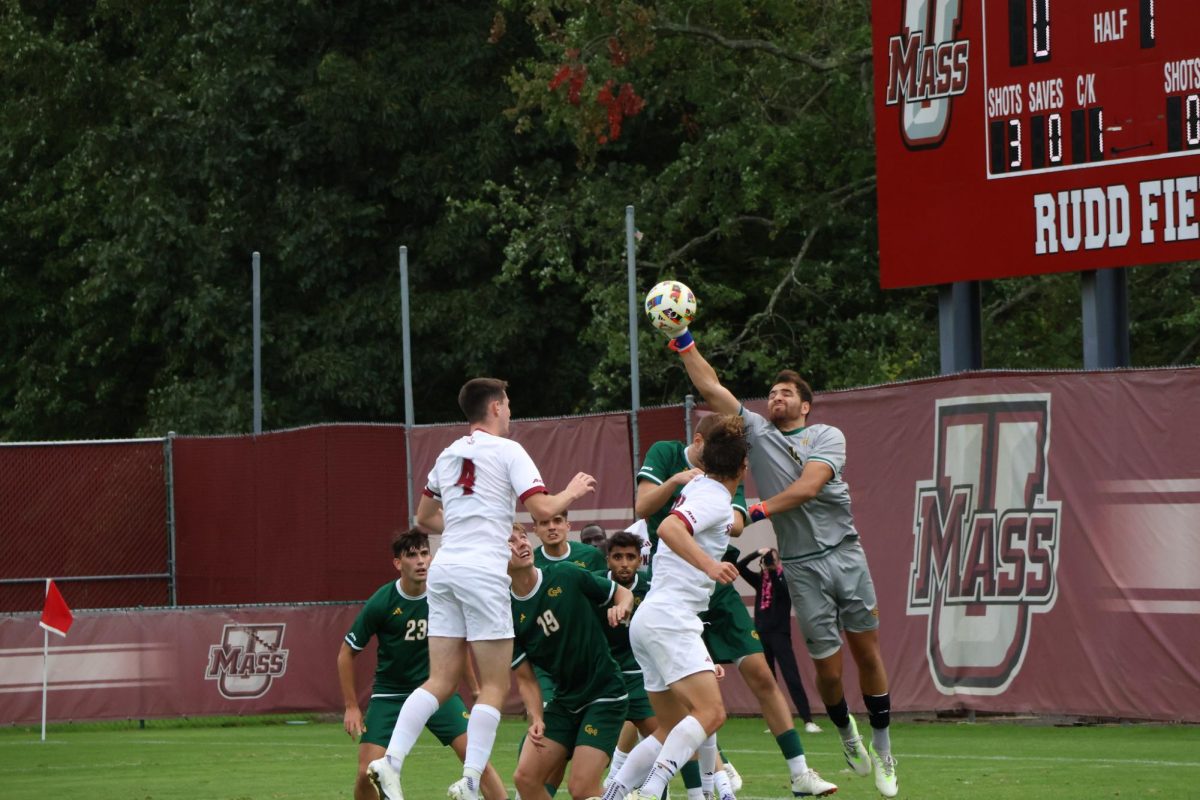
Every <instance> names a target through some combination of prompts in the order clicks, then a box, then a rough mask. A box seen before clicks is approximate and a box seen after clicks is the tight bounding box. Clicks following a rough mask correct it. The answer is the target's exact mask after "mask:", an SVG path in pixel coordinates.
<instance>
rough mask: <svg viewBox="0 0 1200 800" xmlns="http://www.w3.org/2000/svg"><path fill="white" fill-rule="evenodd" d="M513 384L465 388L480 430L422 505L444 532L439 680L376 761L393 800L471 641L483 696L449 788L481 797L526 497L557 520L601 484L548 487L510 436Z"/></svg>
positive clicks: (411, 707) (443, 464)
mask: <svg viewBox="0 0 1200 800" xmlns="http://www.w3.org/2000/svg"><path fill="white" fill-rule="evenodd" d="M507 386H508V384H507V383H505V382H504V381H501V380H497V379H495V378H474V379H472V380H469V381H467V382H466V383H465V384H464V385H463V387H462V390H461V391H460V392H459V393H458V404H459V407H461V408H462V410H463V414H465V415H466V418H467V422H468V423H470V426H471V430H470V433H468V434H467V435H466V436H464V437H462V438H461V439H458V440H457V441H456V442H454V443H453V444H451V445H450V446H449V447H447V448H446V449H445V450H443V451H442V452H441V454H440V455H439V456H438V457H437V461H436V462H435V463H434V465H433V469H432V470H431V471H430V473H429V480H428V483H427V484H426V487H425V491H424V493H423V495H422V497H421V502H420V504H419V505H418V506H417V524H418V525H419V526H420V527H421V528H422V529H424V530H427V531H432V532H435V533H441V534H442V543H441V547H440V548H439V549H438V552H437V555H436V556H435V557H434V559H433V565H432V566H431V567H430V568H429V580H428V587H429V588H428V593H429V679H428V680H427V681H425V683H424V684H422V685H421V687H420V688H418V689H416V690H415V691H413V693H412V694H411V695H409V696H408V699H407V700H405V701H404V706H403V707H402V708H401V709H400V716H399V717H398V719H397V720H396V728H395V730H394V731H393V732H392V738H391V742H390V743H389V744H388V748H387V755H386V756H385V757H383V758H380V759H376V760H375V761H372V762H371V764H370V765H369V766H368V767H367V774H368V775H369V776H370V777H371V780H372V781H373V782H374V784H375V787H376V789H377V790H378V792H379V796H380V797H382V798H384V800H403V797H404V795H403V792H402V791H401V788H400V775H401V771H402V770H403V767H404V759H405V757H406V756H407V755H408V753H409V752H410V751H411V750H412V747H413V745H414V744H415V743H416V740H417V736H418V735H419V734H420V733H421V729H422V728H424V727H425V723H426V721H428V720H429V718H430V717H432V716H433V715H434V714H435V713H436V712H437V710H438V707H439V706H440V705H441V704H442V703H443V702H445V701H446V700H447V699H449V697H450V696H451V695H452V694H454V692H455V690H456V689H457V688H458V684H459V681H461V680H462V678H463V675H464V672H465V671H466V669H467V644H468V642H469V643H470V647H471V651H472V654H473V655H474V657H475V663H476V665H477V666H478V668H479V683H480V689H479V698H478V701H477V702H476V703H475V705H474V707H473V708H472V709H471V718H470V721H469V722H468V724H467V754H466V759H465V760H464V762H463V777H462V779H461V780H459V781H457V782H456V783H454V784H453V785H452V786H451V787H450V789H449V791H448V795H449V797H450V798H452V800H477V798H478V797H479V780H480V777H481V776H482V774H483V769H484V766H485V765H486V764H487V760H488V756H490V755H491V752H492V745H493V744H494V743H495V741H496V729H497V728H498V727H499V725H500V706H501V704H502V703H503V702H504V698H505V697H506V696H507V694H508V688H509V684H510V682H511V679H510V676H509V665H510V664H511V662H512V640H513V626H512V612H511V609H510V607H509V586H510V583H511V582H510V579H509V576H508V559H509V547H508V537H509V534H510V532H511V531H512V522H513V512H514V510H515V505H516V501H517V500H518V499H519V500H520V501H521V502H522V503H524V504H525V508H526V509H528V510H529V512H530V513H531V514H533V516H534V517H535V518H546V517H552V516H554V515H555V514H558V513H559V512H561V511H563V510H564V509H566V508H567V507H568V506H570V505H571V503H572V502H574V501H575V500H577V499H579V498H580V497H583V496H584V495H585V494H587V493H589V492H591V491H592V490H593V488H594V486H595V479H594V478H592V476H590V475H587V474H585V473H582V472H580V473H578V474H577V475H576V476H575V477H574V478H572V479H571V482H570V483H569V484H568V485H567V488H566V489H564V490H562V491H561V492H559V493H558V494H555V495H551V494H549V493H547V491H546V486H545V483H543V481H542V477H541V475H540V474H539V473H538V470H537V467H536V466H534V464H533V460H532V459H531V458H530V457H529V454H528V453H526V452H525V449H524V448H523V447H521V446H520V445H519V444H517V443H516V442H514V441H512V440H510V439H507V438H505V437H507V436H508V433H509V421H510V419H511V417H512V409H511V408H510V406H509V402H508V393H507V391H506V389H507Z"/></svg>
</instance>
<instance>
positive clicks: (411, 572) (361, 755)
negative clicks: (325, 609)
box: [337, 530, 507, 800]
mask: <svg viewBox="0 0 1200 800" xmlns="http://www.w3.org/2000/svg"><path fill="white" fill-rule="evenodd" d="M429 561H430V556H429V537H428V536H427V535H425V534H424V533H422V532H420V531H417V530H411V531H408V532H406V533H403V534H400V535H399V536H397V537H396V538H395V539H394V540H393V542H392V564H393V566H395V568H396V571H397V572H399V573H400V579H399V580H396V581H390V582H389V583H386V584H384V585H383V586H381V587H379V589H378V591H376V592H375V594H373V595H371V598H370V599H369V600H367V602H366V604H365V605H364V606H363V608H362V610H361V611H360V612H359V613H358V616H357V617H356V618H355V620H354V624H353V626H352V627H351V628H350V632H349V633H347V634H346V638H345V640H344V641H343V642H342V647H341V650H340V651H339V652H338V657H337V671H338V683H339V684H340V685H341V688H342V701H343V702H344V703H345V706H346V712H345V714H344V716H343V718H342V724H343V726H344V727H345V729H346V733H348V734H350V736H351V737H352V738H358V737H361V738H359V745H358V778H357V779H356V780H355V782H354V800H375V798H377V797H378V796H379V795H378V793H377V792H376V790H375V787H374V785H373V784H372V783H371V781H370V779H369V778H368V777H367V765H368V764H370V763H371V762H372V761H374V760H375V759H377V758H382V757H383V754H384V751H385V749H386V748H387V743H388V740H389V739H390V738H391V735H392V728H393V727H394V726H395V724H396V717H397V716H398V715H399V713H400V706H401V705H403V704H404V699H405V698H406V697H408V695H409V694H410V693H411V692H412V690H413V689H416V688H417V687H418V686H420V685H421V684H422V683H424V682H425V679H426V678H428V677H429V645H428V643H427V641H426V634H427V632H428V623H427V618H428V615H429V603H428V601H427V600H426V598H425V577H426V573H427V572H428V570H429ZM372 636H374V637H375V638H376V639H377V640H378V649H377V655H376V666H375V684H374V686H373V687H372V688H371V702H370V704H369V705H368V706H367V715H366V718H365V719H364V718H363V713H362V709H361V708H359V705H358V691H357V690H356V688H355V686H354V659H355V658H357V657H358V655H359V653H361V652H362V651H363V649H364V648H365V647H366V646H367V643H368V642H370V640H371V637H372ZM467 717H468V713H467V707H466V705H465V704H464V703H463V701H462V698H461V697H459V696H458V695H457V694H456V695H454V696H453V697H451V698H450V699H449V700H448V701H446V702H445V703H443V704H442V705H441V707H439V708H438V710H437V713H436V714H434V715H433V716H432V717H431V718H430V719H429V722H428V723H427V724H426V725H425V727H426V729H428V730H429V732H430V733H432V734H433V735H434V736H436V737H437V739H438V741H440V742H441V743H442V744H443V745H449V746H450V747H452V748H453V749H454V752H455V753H457V754H458V758H459V760H460V761H461V760H462V759H463V758H464V757H465V755H466V752H467ZM481 788H482V790H483V796H484V797H485V798H487V800H503V798H505V797H507V792H506V791H505V789H504V783H503V782H502V781H501V780H500V776H499V774H497V772H496V770H495V769H493V768H492V766H491V765H490V764H489V765H488V767H487V768H486V769H485V770H484V772H483V778H482V781H481Z"/></svg>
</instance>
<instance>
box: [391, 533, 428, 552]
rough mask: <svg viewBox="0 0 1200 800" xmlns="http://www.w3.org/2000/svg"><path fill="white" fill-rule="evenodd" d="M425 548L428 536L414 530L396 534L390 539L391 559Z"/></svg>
mask: <svg viewBox="0 0 1200 800" xmlns="http://www.w3.org/2000/svg"><path fill="white" fill-rule="evenodd" d="M427 547H429V534H427V533H425V531H421V530H417V529H416V528H409V529H408V530H406V531H405V532H404V533H398V534H396V537H395V538H394V539H392V558H399V557H400V556H403V555H407V554H408V553H415V552H417V551H419V550H423V549H425V548H427Z"/></svg>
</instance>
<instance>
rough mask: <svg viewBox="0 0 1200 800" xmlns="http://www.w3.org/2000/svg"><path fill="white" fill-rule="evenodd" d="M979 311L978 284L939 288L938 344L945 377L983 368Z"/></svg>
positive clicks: (944, 285) (961, 282)
mask: <svg viewBox="0 0 1200 800" xmlns="http://www.w3.org/2000/svg"><path fill="white" fill-rule="evenodd" d="M979 308H980V291H979V281H957V282H955V283H944V284H942V285H941V286H938V344H939V346H940V350H941V356H942V374H943V375H949V374H951V373H955V372H964V371H966V370H972V369H981V368H982V367H983V336H982V324H981V321H980V310H979Z"/></svg>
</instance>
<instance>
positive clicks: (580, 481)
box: [524, 472, 596, 519]
mask: <svg viewBox="0 0 1200 800" xmlns="http://www.w3.org/2000/svg"><path fill="white" fill-rule="evenodd" d="M595 490H596V479H595V478H593V477H592V476H591V475H588V474H587V473H586V472H578V473H576V474H575V477H574V478H571V482H570V483H568V484H567V488H565V489H563V490H562V491H561V492H559V493H558V494H546V493H545V492H538V493H537V494H531V495H529V496H528V497H526V498H525V500H524V504H525V508H526V509H527V510H528V511H529V513H530V514H532V515H533V518H534V519H549V518H550V517H553V516H554V515H556V514H561V513H562V512H564V511H566V510H567V509H568V508H570V507H571V504H572V503H574V502H575V501H576V500H578V499H579V498H581V497H583V496H584V495H587V494H591V493H592V492H593V491H595Z"/></svg>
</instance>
